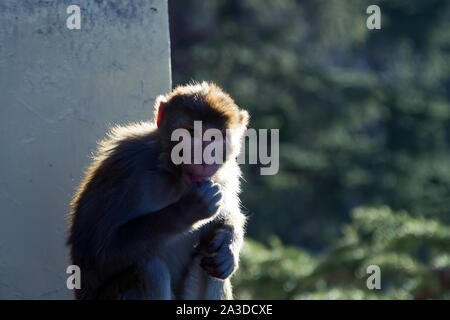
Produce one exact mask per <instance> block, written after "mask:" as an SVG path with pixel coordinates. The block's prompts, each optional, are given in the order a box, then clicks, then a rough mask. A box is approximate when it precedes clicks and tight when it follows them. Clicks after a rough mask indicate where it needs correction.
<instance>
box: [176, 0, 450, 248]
mask: <svg viewBox="0 0 450 320" xmlns="http://www.w3.org/2000/svg"><path fill="white" fill-rule="evenodd" d="M169 4H170V26H171V37H172V39H171V41H172V64H173V79H174V83H175V84H180V83H184V82H187V81H190V80H196V81H201V80H212V81H216V82H217V83H219V84H220V85H221V86H223V87H224V88H225V89H226V90H227V91H229V92H230V93H231V95H232V96H233V97H234V98H235V100H236V101H237V103H238V104H240V105H241V106H242V107H245V108H247V109H248V110H249V111H250V113H251V115H252V122H251V126H252V127H254V128H268V129H270V128H280V140H281V141H280V165H281V167H280V172H279V173H278V174H277V175H275V176H260V175H259V169H258V168H257V167H256V166H248V167H246V168H244V169H245V178H246V181H247V182H246V183H245V184H244V186H243V190H244V192H243V195H242V199H243V203H244V205H245V207H246V210H247V212H248V214H249V216H250V217H251V220H250V223H249V235H251V236H252V237H254V238H255V239H257V240H261V241H265V240H266V239H267V237H268V235H270V234H276V235H278V236H279V237H280V239H281V240H282V241H284V242H287V243H290V244H296V245H303V246H305V247H307V248H309V249H323V248H325V247H326V246H328V245H329V244H330V243H332V242H333V241H334V239H335V238H336V237H337V236H338V235H339V230H340V226H341V224H342V223H345V222H347V221H348V219H349V212H350V211H351V209H352V208H354V207H356V206H360V205H375V206H379V205H389V206H390V207H392V208H393V209H395V210H399V209H405V210H407V211H409V212H410V213H411V214H413V215H415V214H418V213H422V214H423V215H425V216H427V217H439V218H440V219H442V220H443V221H447V222H449V221H450V214H449V210H448V207H449V206H450V166H449V164H448V162H449V159H450V148H449V145H450V144H449V141H450V103H449V95H450V77H449V75H450V72H449V71H450V64H449V63H448V61H450V59H449V58H450V57H449V55H450V31H449V30H450V2H448V1H445V0H430V1H409V0H399V1H395V2H393V1H375V3H374V2H373V1H363V0H351V1H350V0H344V1H312V0H306V1H301V2H300V1H292V0H264V1H261V0H217V1H201V0H194V1H181V0H171V1H170V3H169ZM370 4H378V5H379V6H380V8H381V14H382V18H381V19H382V22H381V23H382V29H381V30H368V29H367V28H366V19H367V17H368V15H367V14H366V8H367V6H368V5H370ZM261 199H264V201H261ZM266 243H267V241H266Z"/></svg>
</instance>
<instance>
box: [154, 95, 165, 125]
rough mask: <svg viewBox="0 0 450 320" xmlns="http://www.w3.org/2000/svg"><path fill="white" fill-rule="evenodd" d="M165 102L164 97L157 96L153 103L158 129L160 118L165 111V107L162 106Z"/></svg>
mask: <svg viewBox="0 0 450 320" xmlns="http://www.w3.org/2000/svg"><path fill="white" fill-rule="evenodd" d="M166 102H167V99H166V97H164V96H159V97H158V98H156V102H155V108H156V125H157V126H158V128H159V127H160V125H161V123H162V118H163V116H164V111H165V106H164V104H165V103H166Z"/></svg>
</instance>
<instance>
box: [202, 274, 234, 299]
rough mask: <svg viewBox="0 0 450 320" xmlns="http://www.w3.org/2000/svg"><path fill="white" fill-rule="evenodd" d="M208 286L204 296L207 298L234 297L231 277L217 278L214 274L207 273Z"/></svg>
mask: <svg viewBox="0 0 450 320" xmlns="http://www.w3.org/2000/svg"><path fill="white" fill-rule="evenodd" d="M206 277H207V279H206V288H205V293H204V297H202V299H206V300H231V299H233V293H232V290H231V283H230V279H225V280H221V279H217V278H214V277H212V276H209V275H206Z"/></svg>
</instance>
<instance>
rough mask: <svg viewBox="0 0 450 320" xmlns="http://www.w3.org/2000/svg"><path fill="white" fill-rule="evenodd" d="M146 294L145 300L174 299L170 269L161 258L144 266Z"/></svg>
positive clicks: (153, 258) (153, 259)
mask: <svg viewBox="0 0 450 320" xmlns="http://www.w3.org/2000/svg"><path fill="white" fill-rule="evenodd" d="M141 272H143V276H144V282H145V283H144V286H145V293H144V297H143V299H151V300H171V299H172V298H173V294H172V287H171V279H170V272H169V268H168V267H167V265H166V263H165V262H164V261H163V260H162V259H161V258H160V257H156V256H155V257H152V258H150V259H149V260H147V262H146V263H145V264H144V265H143V266H142V271H141Z"/></svg>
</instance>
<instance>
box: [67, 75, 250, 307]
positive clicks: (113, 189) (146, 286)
mask: <svg viewBox="0 0 450 320" xmlns="http://www.w3.org/2000/svg"><path fill="white" fill-rule="evenodd" d="M154 118H155V119H154V120H153V121H146V122H145V121H144V122H138V123H131V124H128V125H124V126H115V127H113V128H112V129H111V130H110V132H109V133H108V136H107V138H105V139H104V140H102V141H100V142H99V144H98V149H97V151H96V153H95V155H94V157H93V161H92V162H91V164H90V166H89V167H88V169H87V170H86V172H85V175H84V179H83V180H82V182H81V185H80V186H79V187H78V189H77V191H76V193H75V195H74V197H73V199H72V201H71V203H70V205H71V210H70V213H69V230H68V233H69V235H68V240H67V245H68V246H69V249H70V258H71V261H72V264H74V265H78V266H79V267H80V269H81V289H75V298H76V299H88V300H97V299H108V300H116V299H118V300H122V299H126V300H128V299H158V300H170V299H187V300H192V299H211V300H219V299H232V298H233V294H232V288H231V283H230V277H231V276H232V274H233V273H234V272H235V271H236V269H237V268H238V264H239V252H240V249H241V246H242V243H243V238H244V233H245V224H246V216H245V215H244V214H243V213H242V212H241V205H240V200H239V193H240V178H241V171H240V168H239V166H238V164H237V161H236V159H237V156H238V155H239V153H240V145H241V144H240V141H241V140H242V138H243V135H244V133H245V130H246V128H247V125H248V122H249V114H248V112H247V111H246V110H244V109H241V108H240V107H238V106H237V105H236V103H235V102H234V100H233V99H232V98H231V97H230V96H229V95H228V94H227V93H225V92H224V91H223V90H222V89H221V88H220V87H219V86H217V85H216V84H214V83H211V82H202V83H191V84H187V85H182V86H178V87H176V88H175V89H174V90H172V91H171V92H170V93H168V94H167V95H162V96H159V97H158V98H157V99H156V102H155V104H154ZM195 121H201V123H202V125H204V126H205V128H215V129H218V130H220V132H224V131H227V133H228V132H231V134H230V135H229V134H227V135H226V137H225V138H224V140H223V144H224V146H226V149H227V152H225V153H224V155H223V163H219V164H218V163H213V164H206V163H205V161H204V160H203V159H202V161H201V163H200V164H196V163H193V164H192V163H181V164H175V163H174V161H172V154H171V153H172V150H173V149H174V146H175V145H176V141H172V133H173V132H174V130H176V129H185V130H188V132H189V133H192V131H193V129H192V128H193V123H194V122H195ZM202 130H203V129H202ZM190 143H191V144H192V145H194V138H192V137H191V141H190ZM210 143H211V141H209V142H208V141H206V142H203V143H202V144H201V145H200V146H201V149H202V150H203V149H204V148H205V147H207V146H208V145H209V144H210Z"/></svg>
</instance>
